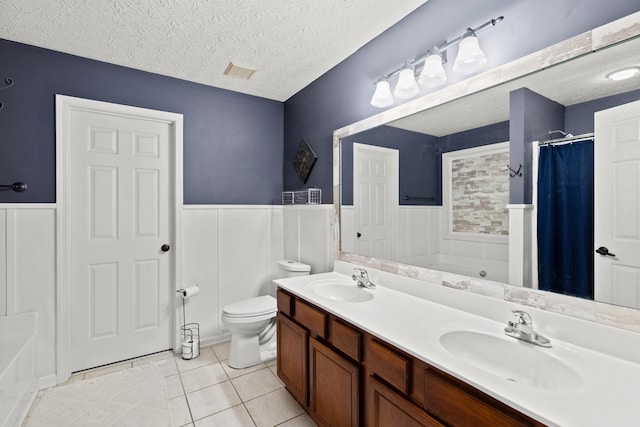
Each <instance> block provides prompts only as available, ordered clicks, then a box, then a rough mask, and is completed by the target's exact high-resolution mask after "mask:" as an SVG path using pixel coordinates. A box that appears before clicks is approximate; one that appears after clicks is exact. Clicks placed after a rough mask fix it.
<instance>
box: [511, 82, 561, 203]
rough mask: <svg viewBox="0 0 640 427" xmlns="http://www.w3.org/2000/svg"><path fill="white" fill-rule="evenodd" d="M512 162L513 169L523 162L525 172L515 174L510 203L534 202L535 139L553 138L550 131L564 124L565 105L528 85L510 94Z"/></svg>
mask: <svg viewBox="0 0 640 427" xmlns="http://www.w3.org/2000/svg"><path fill="white" fill-rule="evenodd" d="M509 95H510V96H509V119H510V122H509V136H510V138H511V143H510V145H509V163H510V167H511V169H513V170H518V169H519V167H520V165H522V176H515V177H512V178H513V179H511V181H510V184H509V203H515V204H519V203H526V204H529V203H531V200H532V197H531V193H532V191H533V190H532V180H533V177H532V171H531V149H532V147H531V141H544V140H546V139H549V131H550V130H556V129H562V128H563V127H564V117H565V107H564V106H563V105H561V104H558V103H557V102H555V101H552V100H550V99H548V98H545V97H544V96H542V95H539V94H537V93H535V92H533V91H531V90H529V89H527V88H521V89H517V90H514V91H513V92H511V93H510V94H509Z"/></svg>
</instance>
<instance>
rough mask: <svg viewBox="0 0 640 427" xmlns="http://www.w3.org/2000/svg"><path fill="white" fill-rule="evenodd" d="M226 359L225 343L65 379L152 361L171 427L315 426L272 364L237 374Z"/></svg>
mask: <svg viewBox="0 0 640 427" xmlns="http://www.w3.org/2000/svg"><path fill="white" fill-rule="evenodd" d="M228 358H229V343H228V342H226V343H221V344H216V345H213V346H208V347H203V348H201V350H200V356H198V357H197V358H195V359H192V360H183V359H182V358H181V357H180V355H174V354H173V353H172V352H170V351H168V352H164V353H160V354H156V355H152V356H147V357H142V358H139V359H135V360H133V361H128V362H123V363H119V364H116V365H110V366H107V367H103V368H96V369H93V370H90V371H85V372H82V373H78V374H75V375H73V376H72V377H71V379H70V380H69V381H70V382H72V381H81V380H83V379H88V378H92V377H96V376H99V375H106V374H110V373H113V372H116V371H119V370H122V369H128V368H131V367H134V366H138V365H142V364H145V363H148V362H150V361H157V362H159V365H160V366H161V367H162V369H163V370H164V375H165V381H166V384H167V397H168V398H169V411H170V413H171V419H172V424H173V426H175V427H182V426H188V427H209V426H224V427H236V426H238V427H273V426H281V427H305V426H315V424H314V423H313V421H311V419H310V418H309V417H308V415H307V414H306V413H305V412H304V410H303V409H302V407H301V406H300V405H299V404H298V403H297V402H296V401H295V400H294V399H293V398H292V397H291V395H289V393H288V392H287V391H286V390H285V389H284V385H283V384H282V382H281V381H280V380H279V379H278V377H277V376H276V364H275V361H272V362H269V363H266V364H260V365H257V366H253V367H250V368H247V369H240V370H238V369H233V368H230V367H229V365H228V363H227V360H228ZM67 384H68V383H67ZM37 403H38V402H37V401H36V402H35V403H34V406H35V405H37ZM26 424H27V425H28V418H27V421H26Z"/></svg>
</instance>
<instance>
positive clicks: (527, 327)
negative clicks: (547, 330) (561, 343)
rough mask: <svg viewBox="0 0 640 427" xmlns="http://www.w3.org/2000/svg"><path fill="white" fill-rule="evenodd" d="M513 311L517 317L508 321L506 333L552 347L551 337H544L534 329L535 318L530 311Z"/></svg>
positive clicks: (532, 342)
mask: <svg viewBox="0 0 640 427" xmlns="http://www.w3.org/2000/svg"><path fill="white" fill-rule="evenodd" d="M512 313H513V315H514V316H515V317H516V321H515V322H512V321H509V322H508V323H507V327H506V328H504V333H505V334H507V335H509V336H510V337H513V338H517V339H519V340H522V341H526V342H529V343H531V344H535V345H539V346H541V347H551V340H549V338H547V337H543V336H542V335H540V334H538V333H537V332H536V331H534V330H533V319H531V315H530V314H529V313H527V312H526V311H521V310H513V311H512Z"/></svg>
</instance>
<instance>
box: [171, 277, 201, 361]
mask: <svg viewBox="0 0 640 427" xmlns="http://www.w3.org/2000/svg"><path fill="white" fill-rule="evenodd" d="M176 292H177V293H178V294H179V295H180V296H182V327H181V328H180V331H181V333H182V358H183V359H184V360H190V359H194V358H196V357H198V356H199V355H200V324H199V323H194V322H192V323H187V311H186V309H185V304H184V300H186V299H188V298H191V297H192V296H195V295H198V293H199V292H200V287H199V286H198V285H195V286H191V287H188V288H183V289H178V290H177V291H176Z"/></svg>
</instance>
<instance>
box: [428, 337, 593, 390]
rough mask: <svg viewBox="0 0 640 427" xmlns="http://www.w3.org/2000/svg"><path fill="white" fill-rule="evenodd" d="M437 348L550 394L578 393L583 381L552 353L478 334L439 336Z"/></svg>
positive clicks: (545, 349) (490, 371) (536, 347)
mask: <svg viewBox="0 0 640 427" xmlns="http://www.w3.org/2000/svg"><path fill="white" fill-rule="evenodd" d="M440 344H441V345H442V347H443V348H444V349H445V350H447V351H448V352H449V353H450V354H451V355H453V356H455V357H457V358H459V359H461V360H464V361H465V362H467V363H469V364H472V365H473V366H475V367H477V368H479V369H482V370H483V371H485V372H488V373H490V374H493V375H496V376H499V377H501V378H504V379H506V380H508V381H512V382H515V383H518V384H522V385H525V386H529V387H533V388H537V389H543V390H553V391H567V392H571V391H579V390H580V389H581V388H582V387H583V380H582V377H581V376H580V374H578V373H577V372H576V371H575V370H574V369H573V368H571V366H569V365H568V364H567V363H565V362H564V361H563V360H561V359H560V358H559V357H557V356H556V355H554V354H552V350H551V349H548V348H542V347H538V346H535V345H533V344H530V343H527V342H523V341H519V340H516V339H514V338H511V337H508V336H506V335H496V334H493V333H490V332H484V331H478V330H453V331H448V332H444V333H443V334H442V335H440Z"/></svg>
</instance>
